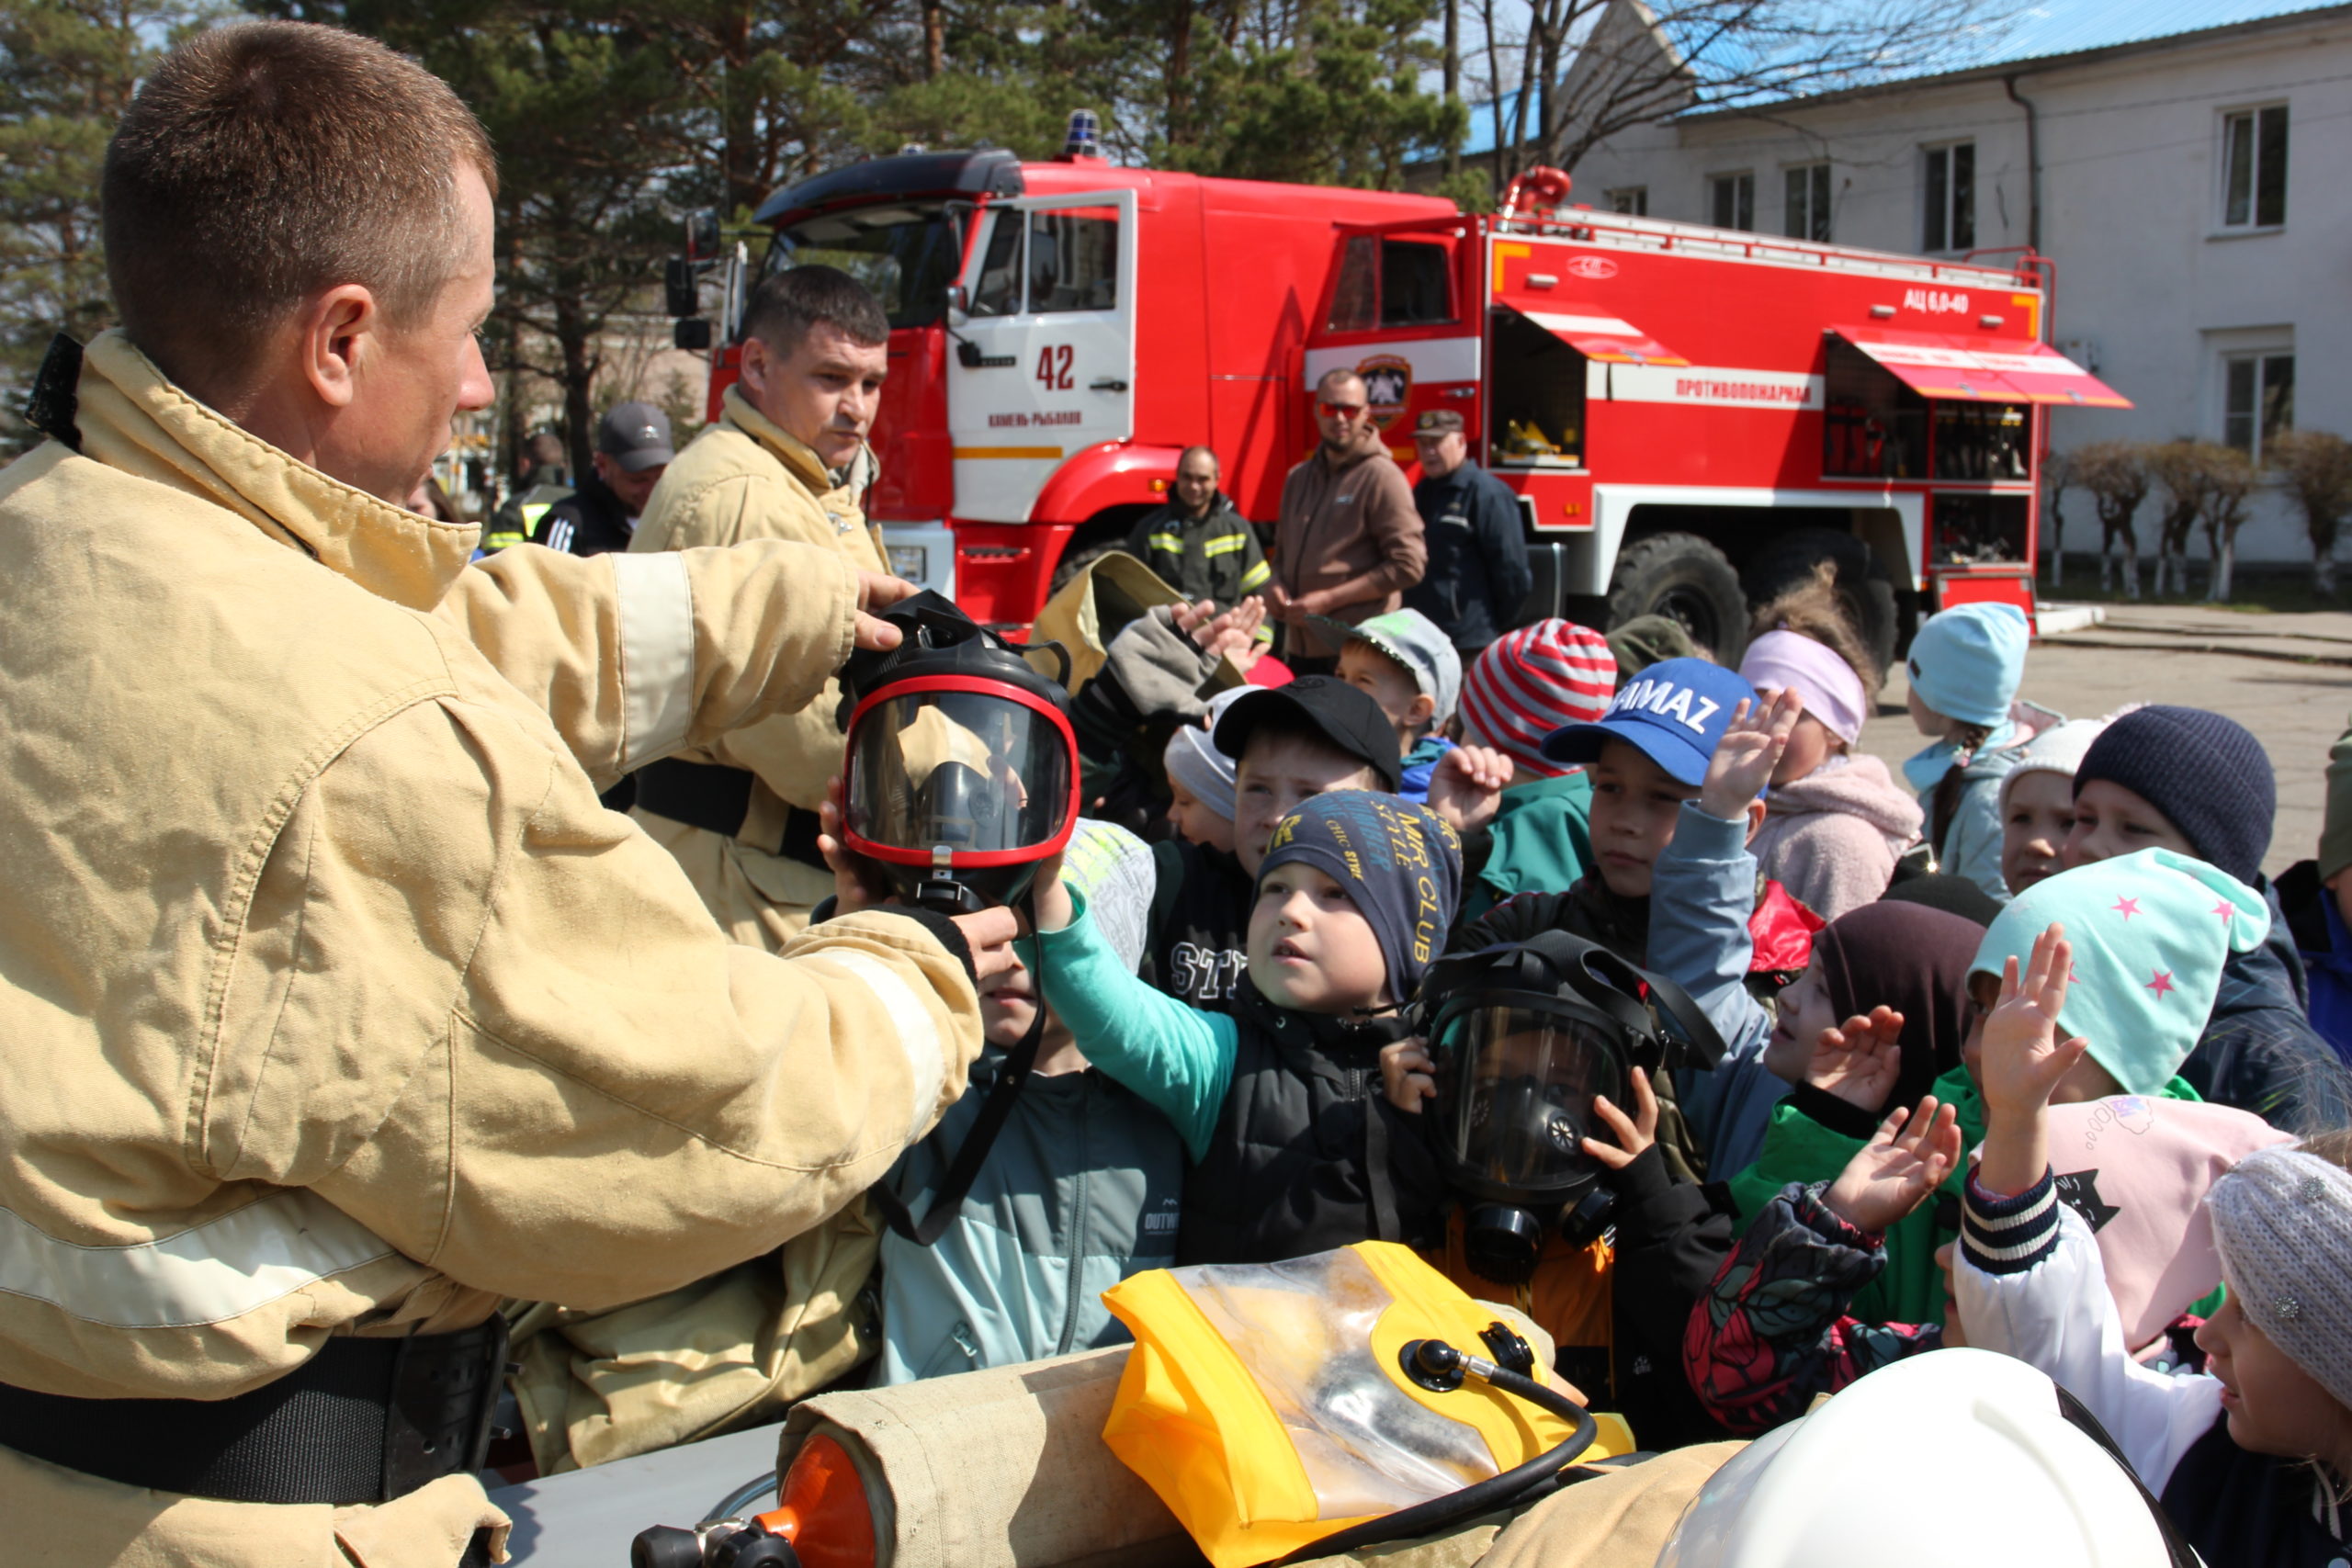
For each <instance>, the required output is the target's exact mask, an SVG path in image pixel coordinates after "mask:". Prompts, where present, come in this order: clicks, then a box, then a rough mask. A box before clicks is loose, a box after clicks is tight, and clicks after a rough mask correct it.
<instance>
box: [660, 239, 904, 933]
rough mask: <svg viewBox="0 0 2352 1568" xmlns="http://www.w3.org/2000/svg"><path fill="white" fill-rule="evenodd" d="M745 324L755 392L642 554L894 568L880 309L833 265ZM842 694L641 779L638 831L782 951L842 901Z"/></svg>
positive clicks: (758, 307) (689, 452) (698, 460)
mask: <svg viewBox="0 0 2352 1568" xmlns="http://www.w3.org/2000/svg"><path fill="white" fill-rule="evenodd" d="M743 322H744V331H745V337H744V344H743V377H742V380H741V382H740V383H739V384H737V385H736V386H733V387H730V388H729V389H727V395H726V399H725V403H724V408H723V411H722V412H721V413H720V415H719V418H718V423H715V424H713V425H712V426H711V427H710V428H708V429H707V430H705V431H704V432H703V433H702V434H700V435H698V436H696V437H695V440H694V442H693V444H692V445H691V446H688V447H687V448H686V449H685V450H684V452H681V453H680V454H679V455H678V458H677V461H676V462H674V463H673V464H672V465H671V466H670V469H669V471H668V472H667V473H665V474H664V475H663V476H662V483H661V485H660V487H659V488H658V489H656V490H655V491H654V492H653V497H652V500H651V501H650V502H648V503H647V506H646V514H645V520H644V521H643V522H642V523H641V524H639V526H638V531H637V536H636V538H635V539H634V540H632V541H631V542H630V545H629V548H630V549H631V550H632V551H638V552H642V551H648V550H680V549H690V548H693V547H695V546H698V545H732V544H737V543H740V542H741V541H743V540H746V539H790V540H795V541H797V542H798V543H801V544H808V545H817V546H820V547H826V548H829V549H833V550H838V551H840V552H841V554H842V558H844V559H846V560H847V561H848V562H849V563H850V564H851V565H853V566H855V567H858V568H861V569H863V570H867V571H881V570H885V560H886V558H885V556H884V554H883V549H882V540H881V533H880V530H879V529H877V528H876V527H875V526H874V525H871V524H869V523H868V522H867V521H866V520H865V512H864V511H863V509H862V508H861V506H860V502H861V500H862V499H863V497H864V494H865V489H866V487H867V485H868V484H869V483H870V482H871V479H872V478H873V474H874V457H873V454H872V453H871V452H870V451H869V450H868V448H867V447H866V445H865V434H866V431H867V430H868V429H869V428H871V426H872V424H873V422H874V409H875V404H876V400H877V399H878V397H879V395H880V391H881V385H882V377H883V374H884V371H885V368H886V367H887V363H888V359H887V354H888V350H887V344H888V334H889V323H888V321H887V319H886V318H885V317H884V316H883V313H882V307H881V304H880V302H879V301H877V300H876V299H875V298H874V296H873V295H872V294H871V293H869V292H868V291H867V290H866V289H865V286H864V285H862V284H860V283H858V282H857V281H856V280H855V279H854V278H852V277H850V276H847V275H846V274H844V273H842V272H838V271H836V270H834V269H833V268H831V267H824V266H805V267H796V268H794V269H793V270H791V271H789V272H784V273H779V274H777V275H775V276H772V277H770V278H768V279H766V280H765V281H763V283H762V284H761V285H760V286H759V288H757V289H755V290H754V291H753V292H752V299H751V302H750V304H749V305H748V306H747V307H746V308H745V310H744V317H743ZM837 699H838V688H837V687H836V686H835V685H833V684H832V683H831V682H828V683H827V685H826V688H825V694H824V695H823V696H822V697H820V698H819V699H818V700H817V701H815V702H813V703H810V704H809V705H808V706H807V707H805V708H803V709H801V710H800V711H799V712H798V713H794V714H783V715H779V716H776V717H774V718H770V719H766V720H764V721H763V722H761V723H759V724H755V725H752V726H751V727H749V728H744V729H740V730H737V731H735V732H733V733H732V734H729V735H726V736H722V737H720V738H719V739H718V740H716V741H715V742H714V743H713V744H711V745H710V746H708V747H705V748H701V749H697V750H688V751H684V752H682V753H680V754H679V755H678V756H677V757H676V758H673V759H671V760H669V761H663V762H659V763H656V764H654V765H653V766H652V767H650V768H648V769H646V770H645V771H644V772H642V773H639V775H638V779H637V788H638V796H637V801H638V804H637V818H638V820H639V822H640V823H642V824H643V825H644V827H645V829H646V831H647V832H648V833H650V835H652V837H653V838H654V840H656V841H657V842H659V843H660V844H661V845H662V847H663V848H665V849H667V850H668V851H669V852H671V853H672V854H673V855H675V856H677V857H678V863H679V864H681V865H683V866H684V867H685V871H686V874H687V876H688V877H689V878H690V879H692V881H693V882H694V885H695V889H696V890H697V891H698V892H700V893H701V894H702V897H703V902H704V903H705V904H706V905H707V906H708V907H709V909H710V912H711V914H712V915H713V916H714V917H716V918H717V919H718V923H719V924H720V925H721V926H722V927H723V928H725V929H726V930H727V931H728V932H729V934H731V935H732V936H733V937H734V938H735V940H736V941H738V942H743V943H745V944H747V945H750V946H754V947H765V948H767V949H769V950H770V951H774V950H775V948H777V947H778V946H780V945H781V944H782V943H784V942H786V941H787V940H789V939H790V938H791V937H792V935H793V934H794V933H795V932H797V931H799V930H800V929H801V928H802V927H803V926H805V925H807V924H808V923H809V908H810V907H811V906H813V905H815V904H816V903H817V902H818V901H819V900H820V899H822V898H824V897H826V896H827V895H828V894H830V893H831V892H832V890H833V880H832V874H831V872H829V871H827V870H826V869H825V863H824V861H823V860H822V858H821V857H820V856H819V854H818V853H817V807H819V805H820V804H821V803H822V802H823V800H824V798H825V784H826V781H827V780H828V779H831V777H832V776H833V775H834V774H836V773H839V772H841V768H842V732H841V728H840V726H839V724H838V723H837V722H836V718H835V711H834V710H835V704H836V701H837Z"/></svg>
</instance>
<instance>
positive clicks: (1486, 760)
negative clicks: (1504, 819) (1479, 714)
mask: <svg viewBox="0 0 2352 1568" xmlns="http://www.w3.org/2000/svg"><path fill="white" fill-rule="evenodd" d="M1510 778H1511V771H1510V758H1509V757H1506V756H1504V755H1503V754H1502V753H1501V752H1500V751H1498V750H1494V749H1493V748H1491V747H1487V746H1456V747H1455V748H1454V749H1453V750H1451V751H1448V752H1447V753H1446V754H1445V755H1444V756H1442V757H1440V758H1439V759H1438V760H1437V765H1436V766H1435V767H1434V768H1432V769H1430V794H1429V801H1430V810H1431V811H1434V812H1436V813H1437V814H1438V815H1439V816H1441V817H1442V818H1445V820H1446V824H1447V826H1449V827H1451V828H1452V829H1453V830H1454V831H1455V832H1456V833H1458V834H1461V835H1462V836H1464V837H1465V838H1466V837H1468V836H1469V835H1470V834H1472V833H1475V832H1476V831H1478V829H1481V828H1484V827H1485V826H1486V825H1487V823H1489V822H1492V821H1493V820H1494V819H1495V814H1496V812H1498V811H1499V810H1500V809H1501V808H1502V801H1503V790H1504V788H1505V787H1506V786H1508V785H1509V784H1510Z"/></svg>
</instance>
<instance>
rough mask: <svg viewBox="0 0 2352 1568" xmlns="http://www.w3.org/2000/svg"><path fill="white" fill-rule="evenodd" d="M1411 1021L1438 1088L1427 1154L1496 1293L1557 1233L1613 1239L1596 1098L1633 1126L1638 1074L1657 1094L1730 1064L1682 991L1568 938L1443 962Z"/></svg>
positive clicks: (1475, 1265)
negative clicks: (1673, 1071) (1686, 1077)
mask: <svg viewBox="0 0 2352 1568" xmlns="http://www.w3.org/2000/svg"><path fill="white" fill-rule="evenodd" d="M1415 1009H1416V1012H1417V1014H1418V1019H1417V1022H1418V1029H1417V1032H1419V1034H1420V1035H1421V1037H1422V1038H1423V1039H1424V1040H1425V1041H1426V1042H1427V1044H1428V1049H1429V1055H1430V1061H1431V1063H1432V1064H1433V1065H1434V1073H1433V1076H1434V1077H1435V1079H1436V1082H1437V1095H1436V1098H1435V1099H1434V1100H1431V1101H1430V1105H1429V1107H1428V1111H1427V1113H1428V1114H1429V1115H1430V1118H1431V1123H1430V1133H1431V1136H1432V1142H1433V1144H1434V1146H1435V1149H1436V1152H1437V1157H1438V1162H1439V1165H1440V1166H1441V1168H1442V1169H1443V1170H1444V1172H1445V1177H1446V1179H1447V1181H1448V1182H1449V1183H1450V1184H1451V1185H1452V1186H1453V1189H1454V1190H1455V1192H1456V1193H1458V1194H1459V1195H1460V1196H1461V1197H1462V1198H1463V1199H1464V1202H1465V1206H1466V1208H1467V1210H1468V1213H1467V1214H1466V1215H1465V1216H1464V1217H1465V1219H1466V1221H1467V1230H1466V1233H1465V1235H1464V1251H1465V1254H1466V1257H1467V1261H1468V1262H1469V1265H1470V1267H1471V1269H1473V1270H1474V1271H1476V1273H1477V1274H1478V1275H1479V1276H1480V1277H1481V1278H1483V1279H1487V1280H1494V1281H1495V1282H1496V1283H1498V1284H1506V1285H1511V1284H1523V1283H1525V1282H1526V1281H1527V1280H1530V1279H1532V1277H1533V1276H1534V1272H1535V1265H1536V1263H1537V1261H1538V1259H1539V1258H1541V1257H1542V1256H1543V1251H1544V1237H1545V1235H1546V1233H1547V1232H1548V1231H1550V1230H1551V1229H1553V1228H1555V1227H1556V1228H1557V1229H1558V1230H1559V1231H1560V1233H1561V1234H1562V1235H1563V1236H1564V1237H1565V1238H1566V1240H1567V1241H1568V1242H1570V1243H1571V1244H1572V1245H1577V1246H1582V1245H1584V1244H1585V1243H1587V1242H1589V1241H1590V1240H1592V1238H1593V1237H1595V1236H1597V1235H1600V1233H1601V1232H1602V1231H1603V1230H1604V1229H1605V1228H1606V1227H1607V1225H1608V1224H1609V1221H1610V1218H1611V1214H1612V1213H1613V1212H1614V1210H1615V1206H1616V1196H1615V1193H1614V1192H1613V1190H1611V1188H1610V1186H1609V1185H1608V1183H1607V1182H1606V1181H1604V1180H1603V1179H1602V1178H1603V1176H1604V1175H1605V1174H1606V1168H1605V1167H1603V1166H1602V1165H1601V1163H1600V1161H1599V1160H1596V1159H1594V1158H1593V1157H1592V1156H1590V1155H1589V1154H1588V1153H1586V1152H1585V1148H1584V1140H1585V1139H1586V1138H1587V1137H1588V1136H1589V1137H1593V1138H1597V1139H1598V1140H1600V1142H1602V1143H1613V1142H1614V1141H1615V1139H1614V1138H1613V1136H1612V1135H1611V1132H1610V1130H1609V1128H1608V1126H1607V1124H1606V1123H1603V1122H1599V1121H1598V1120H1597V1119H1596V1117H1595V1116H1594V1114H1593V1109H1592V1102H1593V1100H1594V1098H1595V1097H1596V1096H1600V1095H1606V1096H1607V1097H1608V1098H1609V1100H1610V1103H1611V1104H1612V1105H1615V1106H1618V1107H1620V1108H1621V1109H1623V1110H1624V1111H1626V1112H1627V1113H1628V1114H1629V1115H1630V1114H1631V1113H1632V1110H1633V1104H1634V1093H1633V1089H1632V1087H1631V1085H1632V1077H1631V1075H1632V1071H1633V1069H1634V1068H1635V1067H1640V1068H1641V1069H1642V1070H1643V1071H1644V1072H1645V1073H1646V1074H1648V1075H1649V1077H1650V1078H1651V1079H1652V1081H1653V1082H1655V1081H1656V1079H1657V1075H1658V1073H1659V1072H1661V1071H1662V1070H1666V1069H1668V1068H1672V1067H1676V1066H1681V1065H1683V1064H1685V1063H1691V1064H1694V1065H1696V1066H1701V1067H1712V1066H1714V1065H1715V1064H1716V1063H1717V1062H1719V1061H1721V1060H1722V1059H1723V1055H1724V1043H1723V1040H1722V1037H1721V1036H1720V1035H1718V1034H1717V1033H1716V1032H1715V1031H1714V1028H1713V1025H1711V1024H1709V1023H1708V1021H1707V1018H1706V1015H1705V1014H1704V1013H1703V1012H1702V1011H1701V1010H1700V1009H1699V1006H1698V1004H1697V1003H1696V1002H1694V1001H1692V1000H1691V997H1690V994H1689V993H1688V992H1686V991H1684V990H1683V989H1682V987H1679V986H1678V985H1676V984H1675V983H1674V982H1673V981H1671V980H1668V979H1667V978H1666V977H1665V976H1660V975H1653V974H1650V973H1649V972H1648V971H1646V970H1643V969H1639V968H1636V967H1635V966H1634V965H1633V964H1628V963H1626V962H1625V961H1624V960H1623V959H1622V958H1620V957H1618V956H1617V955H1616V954H1615V953H1611V952H1610V951H1609V950H1608V949H1607V948H1605V947H1602V946H1600V944H1599V943H1597V942H1587V941H1585V940H1583V939H1582V938H1580V937H1575V936H1570V935H1568V934H1567V933H1566V932H1565V931H1546V932H1544V933H1543V934H1542V935H1540V936H1537V937H1533V938H1531V939H1530V940H1528V941H1526V942H1514V943H1510V944H1508V945H1503V946H1498V947H1490V948H1487V949H1484V950H1483V951H1480V952H1477V953H1455V954H1453V955H1450V956H1448V957H1445V958H1442V959H1440V960H1438V962H1437V963H1436V964H1434V965H1432V966H1431V968H1430V973H1429V977H1428V979H1427V980H1425V981H1424V982H1423V983H1422V987H1421V994H1420V998H1419V1001H1418V1002H1417V1003H1416V1004H1415Z"/></svg>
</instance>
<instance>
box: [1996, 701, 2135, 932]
mask: <svg viewBox="0 0 2352 1568" xmlns="http://www.w3.org/2000/svg"><path fill="white" fill-rule="evenodd" d="M2133 706H2134V707H2136V706H2138V705H2137V704H2136V703H2135V704H2133ZM2123 711H2125V712H2127V713H2128V712H2130V711H2131V710H2130V709H2128V708H2127V709H2125V710H2123ZM2108 724H2109V719H2105V718H2070V719H2068V720H2067V721H2066V722H2065V723H2064V724H2056V725H2052V726H2051V727H2050V728H2048V729H2045V730H2043V731H2042V732H2041V734H2039V735H2037V736H2035V737H2034V738H2033V739H2030V740H2029V741H2027V742H2026V743H2025V744H2024V745H2023V746H2021V747H2019V748H2018V760H2017V765H2016V766H2015V767H2013V768H2011V769H2010V770H2009V772H2008V775H2007V777H2005V778H2004V779H2002V780H2001V795H2000V800H2001V880H2002V881H2004V882H2006V883H2007V884H2008V885H2009V893H2010V895H2011V896H2012V897H2015V896H2016V895H2017V894H2019V893H2022V892H2024V891H2025V890H2026V889H2027V888H2029V887H2030V886H2033V885H2034V884H2035V883H2037V882H2041V881H2042V880H2044V879H2045V878H2048V877H2052V876H2055V875H2057V874H2059V873H2060V872H2061V871H2064V869H2065V868H2066V863H2065V861H2064V859H2063V858H2062V852H2064V849H2065V847H2066V835H2067V834H2068V833H2070V832H2072V831H2074V828H2075V769H2077V768H2079V767H2081V766H2082V765H2083V754H2084V753H2085V752H2086V751H2088V750H2090V749H2091V742H2092V741H2094V740H2096V739H2098V738H2099V736H2100V735H2101V734H2102V733H2103V732H2104V731H2105V730H2106V728H2107V727H2108Z"/></svg>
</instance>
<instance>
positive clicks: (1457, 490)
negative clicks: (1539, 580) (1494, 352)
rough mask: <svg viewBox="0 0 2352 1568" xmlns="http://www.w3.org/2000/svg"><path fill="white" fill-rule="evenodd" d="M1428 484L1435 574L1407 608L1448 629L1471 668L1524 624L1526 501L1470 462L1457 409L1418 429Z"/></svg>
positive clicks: (1418, 488) (1425, 494) (1420, 499)
mask: <svg viewBox="0 0 2352 1568" xmlns="http://www.w3.org/2000/svg"><path fill="white" fill-rule="evenodd" d="M1413 450H1414V452H1415V453H1416V454H1418V455H1419V457H1420V459H1421V482H1420V483H1419V484H1417V485H1415V486H1414V487H1413V505H1414V508H1415V509H1416V510H1417V511H1419V513H1420V514H1421V531H1422V536H1423V538H1424V539H1425V540H1426V541H1427V542H1428V545H1429V552H1430V564H1429V570H1427V571H1425V572H1423V573H1422V574H1421V580H1420V581H1419V582H1417V583H1415V584H1413V586H1412V587H1410V588H1408V589H1407V590H1405V605H1406V607H1407V608H1408V609H1412V610H1419V612H1420V613H1421V614H1422V615H1427V616H1428V617H1429V618H1430V620H1432V621H1435V622H1436V623H1437V624H1438V625H1439V626H1442V627H1443V628H1444V630H1445V634H1446V636H1448V637H1452V638H1453V646H1454V647H1455V648H1457V649H1461V650H1462V658H1463V660H1464V662H1465V663H1466V662H1468V661H1469V660H1474V659H1476V658H1477V656H1478V650H1479V649H1482V648H1484V647H1486V646H1487V644H1488V643H1490V642H1492V641H1494V640H1495V638H1496V637H1499V636H1501V635H1502V634H1503V633H1504V632H1507V631H1509V630H1510V629H1511V627H1513V626H1516V625H1518V624H1519V607H1520V605H1521V604H1523V603H1524V602H1525V601H1526V599H1527V591H1528V590H1529V589H1530V588H1532V587H1533V586H1534V585H1535V575H1534V573H1533V572H1532V571H1530V570H1528V565H1527V536H1526V531H1525V530H1526V525H1525V523H1524V522H1523V521H1522V519H1521V512H1520V507H1519V498H1518V497H1517V496H1515V495H1513V494H1512V493H1511V492H1510V489H1509V487H1507V486H1506V485H1505V484H1504V483H1503V482H1502V480H1500V479H1497V478H1495V476H1494V475H1492V474H1490V473H1488V472H1487V470H1486V469H1484V468H1480V467H1479V466H1478V465H1477V464H1476V463H1474V462H1472V461H1471V460H1470V439H1469V435H1468V433H1467V432H1466V431H1465V430H1464V427H1463V423H1462V414H1461V412H1460V411H1458V410H1455V409H1431V410H1430V412H1427V413H1425V414H1423V415H1421V417H1420V421H1419V423H1417V424H1415V425H1414V426H1413Z"/></svg>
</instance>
